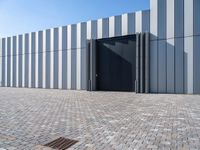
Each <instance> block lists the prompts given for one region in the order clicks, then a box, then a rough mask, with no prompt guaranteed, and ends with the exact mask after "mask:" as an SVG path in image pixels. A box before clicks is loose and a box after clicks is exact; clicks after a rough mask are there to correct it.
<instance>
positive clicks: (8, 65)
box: [7, 37, 11, 87]
mask: <svg viewBox="0 0 200 150" xmlns="http://www.w3.org/2000/svg"><path fill="white" fill-rule="evenodd" d="M10 53H11V38H10V37H8V38H7V87H10V66H11V62H10V58H11V56H10Z"/></svg>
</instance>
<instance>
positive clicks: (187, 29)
mask: <svg viewBox="0 0 200 150" xmlns="http://www.w3.org/2000/svg"><path fill="white" fill-rule="evenodd" d="M184 35H185V36H191V35H193V0H184Z"/></svg>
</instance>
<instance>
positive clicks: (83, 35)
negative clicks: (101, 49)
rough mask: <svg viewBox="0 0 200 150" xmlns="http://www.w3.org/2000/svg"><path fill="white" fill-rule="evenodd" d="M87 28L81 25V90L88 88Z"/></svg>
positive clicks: (84, 24)
mask: <svg viewBox="0 0 200 150" xmlns="http://www.w3.org/2000/svg"><path fill="white" fill-rule="evenodd" d="M93 29H94V31H93V30H91V31H92V37H93V38H95V36H96V33H95V29H96V26H95V23H94V24H93ZM86 34H87V27H86V23H82V24H81V49H80V52H81V56H80V63H81V89H82V90H83V89H86V88H87V67H86V65H87V57H86V38H87V35H86Z"/></svg>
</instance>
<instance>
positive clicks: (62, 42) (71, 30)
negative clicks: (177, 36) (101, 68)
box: [0, 10, 150, 90]
mask: <svg viewBox="0 0 200 150" xmlns="http://www.w3.org/2000/svg"><path fill="white" fill-rule="evenodd" d="M145 31H146V32H149V31H150V11H149V10H146V11H140V12H135V13H128V14H123V15H120V16H112V17H109V18H103V19H99V20H94V21H88V22H83V23H78V24H73V25H67V26H63V27H59V28H53V29H47V30H43V31H38V32H32V33H27V34H23V35H17V36H12V37H7V38H2V39H1V40H0V41H1V42H0V48H1V49H0V69H1V71H0V72H1V73H0V84H1V86H6V87H27V88H28V87H29V88H52V89H53V88H54V89H73V90H74V89H76V90H81V89H86V83H87V81H86V70H87V69H86V59H87V53H86V39H96V38H106V37H114V36H120V35H128V34H135V33H136V32H145Z"/></svg>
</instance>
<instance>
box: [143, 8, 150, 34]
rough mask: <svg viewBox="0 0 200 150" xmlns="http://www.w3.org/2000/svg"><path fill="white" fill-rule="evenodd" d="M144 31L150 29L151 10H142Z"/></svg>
mask: <svg viewBox="0 0 200 150" xmlns="http://www.w3.org/2000/svg"><path fill="white" fill-rule="evenodd" d="M141 26H142V32H149V31H150V11H149V10H145V11H142V25H141Z"/></svg>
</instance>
